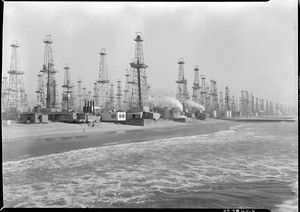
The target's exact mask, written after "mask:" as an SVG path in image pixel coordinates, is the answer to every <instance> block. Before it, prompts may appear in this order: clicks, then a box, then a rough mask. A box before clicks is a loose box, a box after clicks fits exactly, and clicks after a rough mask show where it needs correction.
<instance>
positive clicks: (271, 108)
mask: <svg viewBox="0 0 300 212" xmlns="http://www.w3.org/2000/svg"><path fill="white" fill-rule="evenodd" d="M270 115H274V107H273V102H270Z"/></svg>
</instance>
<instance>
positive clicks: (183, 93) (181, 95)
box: [176, 57, 189, 103]
mask: <svg viewBox="0 0 300 212" xmlns="http://www.w3.org/2000/svg"><path fill="white" fill-rule="evenodd" d="M177 63H178V64H179V71H178V80H176V83H177V93H176V98H177V99H178V100H179V101H180V102H181V103H185V102H186V100H189V93H188V90H187V80H186V79H185V78H184V67H183V65H184V61H183V58H182V57H181V58H179V61H178V62H177Z"/></svg>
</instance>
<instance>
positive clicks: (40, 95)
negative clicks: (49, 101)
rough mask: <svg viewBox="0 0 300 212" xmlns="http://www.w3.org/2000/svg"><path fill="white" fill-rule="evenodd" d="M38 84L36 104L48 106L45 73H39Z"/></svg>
mask: <svg viewBox="0 0 300 212" xmlns="http://www.w3.org/2000/svg"><path fill="white" fill-rule="evenodd" d="M37 76H38V84H37V90H36V91H35V93H36V104H37V106H41V107H46V99H45V91H44V86H43V84H44V82H43V74H38V75H37Z"/></svg>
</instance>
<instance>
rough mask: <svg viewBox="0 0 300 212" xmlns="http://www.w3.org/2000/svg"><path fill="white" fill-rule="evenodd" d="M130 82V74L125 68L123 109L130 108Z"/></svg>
mask: <svg viewBox="0 0 300 212" xmlns="http://www.w3.org/2000/svg"><path fill="white" fill-rule="evenodd" d="M130 82H132V78H131V75H130V72H129V71H128V69H126V72H125V89H124V99H123V105H124V107H123V108H124V110H126V111H127V110H129V109H130V103H131V100H130V99H131V98H130V96H131V95H130V94H131V93H130V91H131V90H130V89H131V84H130Z"/></svg>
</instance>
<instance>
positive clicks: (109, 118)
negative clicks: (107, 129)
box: [100, 110, 126, 122]
mask: <svg viewBox="0 0 300 212" xmlns="http://www.w3.org/2000/svg"><path fill="white" fill-rule="evenodd" d="M100 116H101V118H100V121H103V122H125V121H126V112H123V111H112V110H111V111H103V112H101V113H100Z"/></svg>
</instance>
